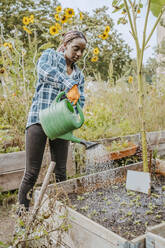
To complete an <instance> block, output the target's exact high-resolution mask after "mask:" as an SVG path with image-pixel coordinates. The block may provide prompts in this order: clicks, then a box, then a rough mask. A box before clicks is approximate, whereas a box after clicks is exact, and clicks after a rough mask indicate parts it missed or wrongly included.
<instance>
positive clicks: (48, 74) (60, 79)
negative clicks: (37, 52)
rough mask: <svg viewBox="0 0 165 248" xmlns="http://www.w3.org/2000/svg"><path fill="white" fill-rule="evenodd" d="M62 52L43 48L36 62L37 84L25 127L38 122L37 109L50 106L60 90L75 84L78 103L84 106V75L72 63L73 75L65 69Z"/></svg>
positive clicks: (67, 89) (67, 88)
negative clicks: (77, 90)
mask: <svg viewBox="0 0 165 248" xmlns="http://www.w3.org/2000/svg"><path fill="white" fill-rule="evenodd" d="M66 69H67V67H66V60H65V58H64V54H63V53H61V52H56V51H55V50H54V49H50V48H49V49H47V50H45V51H44V52H43V53H42V55H41V57H40V58H39V60H38V62H37V76H38V80H37V84H36V90H35V94H34V96H33V100H32V105H31V108H30V111H29V115H28V121H27V125H26V127H29V126H30V125H32V124H35V123H40V122H39V111H40V110H42V109H45V108H47V107H49V106H50V104H51V103H52V101H53V100H54V99H55V97H56V96H57V94H58V93H59V92H60V91H65V92H66V93H67V92H68V91H69V90H70V89H71V88H72V87H73V85H75V84H77V85H78V89H79V93H80V105H81V107H83V106H84V102H85V97H84V76H83V73H82V72H81V71H80V69H79V68H78V67H77V65H76V64H74V68H73V76H72V74H71V75H68V74H67V71H66Z"/></svg>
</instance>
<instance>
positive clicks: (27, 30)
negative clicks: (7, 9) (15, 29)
mask: <svg viewBox="0 0 165 248" xmlns="http://www.w3.org/2000/svg"><path fill="white" fill-rule="evenodd" d="M23 30H24V31H26V32H27V33H28V34H32V32H31V30H30V29H28V28H27V27H26V26H23Z"/></svg>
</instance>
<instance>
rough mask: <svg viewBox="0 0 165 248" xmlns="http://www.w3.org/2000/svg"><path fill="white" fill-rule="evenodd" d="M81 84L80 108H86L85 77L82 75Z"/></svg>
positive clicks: (79, 87) (79, 86)
mask: <svg viewBox="0 0 165 248" xmlns="http://www.w3.org/2000/svg"><path fill="white" fill-rule="evenodd" d="M80 77H81V78H80V84H79V85H78V89H79V93H80V106H81V108H83V107H84V104H85V95H84V83H85V81H84V75H83V74H82V73H81V76H80Z"/></svg>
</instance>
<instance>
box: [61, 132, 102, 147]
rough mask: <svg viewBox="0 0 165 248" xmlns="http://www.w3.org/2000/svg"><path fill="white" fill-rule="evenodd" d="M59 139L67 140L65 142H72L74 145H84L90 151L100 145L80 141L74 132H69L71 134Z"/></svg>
mask: <svg viewBox="0 0 165 248" xmlns="http://www.w3.org/2000/svg"><path fill="white" fill-rule="evenodd" d="M58 138H59V139H65V140H70V141H72V142H74V143H79V144H82V145H84V146H85V148H86V150H87V149H90V148H91V147H94V146H96V145H98V144H99V143H97V142H91V141H86V140H83V139H79V138H77V137H75V136H74V135H73V134H72V132H69V133H66V134H64V135H61V136H59V137H58Z"/></svg>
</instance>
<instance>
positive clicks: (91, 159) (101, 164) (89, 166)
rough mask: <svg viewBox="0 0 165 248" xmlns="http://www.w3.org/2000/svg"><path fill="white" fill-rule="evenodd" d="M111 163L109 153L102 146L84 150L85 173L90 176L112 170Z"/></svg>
mask: <svg viewBox="0 0 165 248" xmlns="http://www.w3.org/2000/svg"><path fill="white" fill-rule="evenodd" d="M112 165H113V161H112V160H110V158H109V152H108V151H107V149H106V147H105V146H104V145H103V144H98V145H97V146H94V147H91V148H90V149H88V150H86V173H87V174H91V173H95V172H100V171H104V170H108V169H110V168H112Z"/></svg>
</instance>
